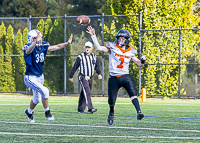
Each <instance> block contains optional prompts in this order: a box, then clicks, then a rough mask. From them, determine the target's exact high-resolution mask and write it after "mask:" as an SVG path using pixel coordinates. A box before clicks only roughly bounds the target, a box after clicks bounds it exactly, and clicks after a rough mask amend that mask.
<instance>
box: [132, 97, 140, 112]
mask: <svg viewBox="0 0 200 143" xmlns="http://www.w3.org/2000/svg"><path fill="white" fill-rule="evenodd" d="M132 103H133V105H134V106H135V109H136V111H137V113H141V109H140V104H139V101H138V99H137V98H134V99H133V100H132Z"/></svg>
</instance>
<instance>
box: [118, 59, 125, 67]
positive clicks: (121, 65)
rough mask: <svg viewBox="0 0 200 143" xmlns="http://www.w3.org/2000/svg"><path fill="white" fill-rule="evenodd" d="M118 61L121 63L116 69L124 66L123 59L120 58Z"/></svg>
mask: <svg viewBox="0 0 200 143" xmlns="http://www.w3.org/2000/svg"><path fill="white" fill-rule="evenodd" d="M119 60H120V61H121V63H120V64H119V65H118V66H117V68H121V69H122V68H123V67H124V66H123V63H124V58H120V59H119Z"/></svg>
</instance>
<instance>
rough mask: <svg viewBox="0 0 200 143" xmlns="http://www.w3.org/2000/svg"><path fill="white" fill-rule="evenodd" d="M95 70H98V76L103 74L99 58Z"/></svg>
mask: <svg viewBox="0 0 200 143" xmlns="http://www.w3.org/2000/svg"><path fill="white" fill-rule="evenodd" d="M95 70H96V72H97V74H98V75H99V74H101V70H100V66H99V60H98V58H97V60H96V66H95Z"/></svg>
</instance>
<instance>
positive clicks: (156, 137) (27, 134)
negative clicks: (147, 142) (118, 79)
mask: <svg viewBox="0 0 200 143" xmlns="http://www.w3.org/2000/svg"><path fill="white" fill-rule="evenodd" d="M0 134H3V135H23V136H52V137H89V138H91V137H93V138H142V139H144V138H151V139H192V140H194V139H198V140H199V139H200V137H162V136H98V135H67V134H64V135H58V134H56V135H53V134H29V133H9V132H0Z"/></svg>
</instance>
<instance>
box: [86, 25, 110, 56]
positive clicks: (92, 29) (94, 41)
mask: <svg viewBox="0 0 200 143" xmlns="http://www.w3.org/2000/svg"><path fill="white" fill-rule="evenodd" d="M86 32H87V33H89V34H90V35H91V38H92V41H93V43H94V46H95V48H96V49H97V50H98V51H102V52H106V53H108V52H109V49H108V48H106V47H105V46H100V45H99V42H98V40H97V37H96V34H95V29H94V28H92V26H88V28H87V31H86Z"/></svg>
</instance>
